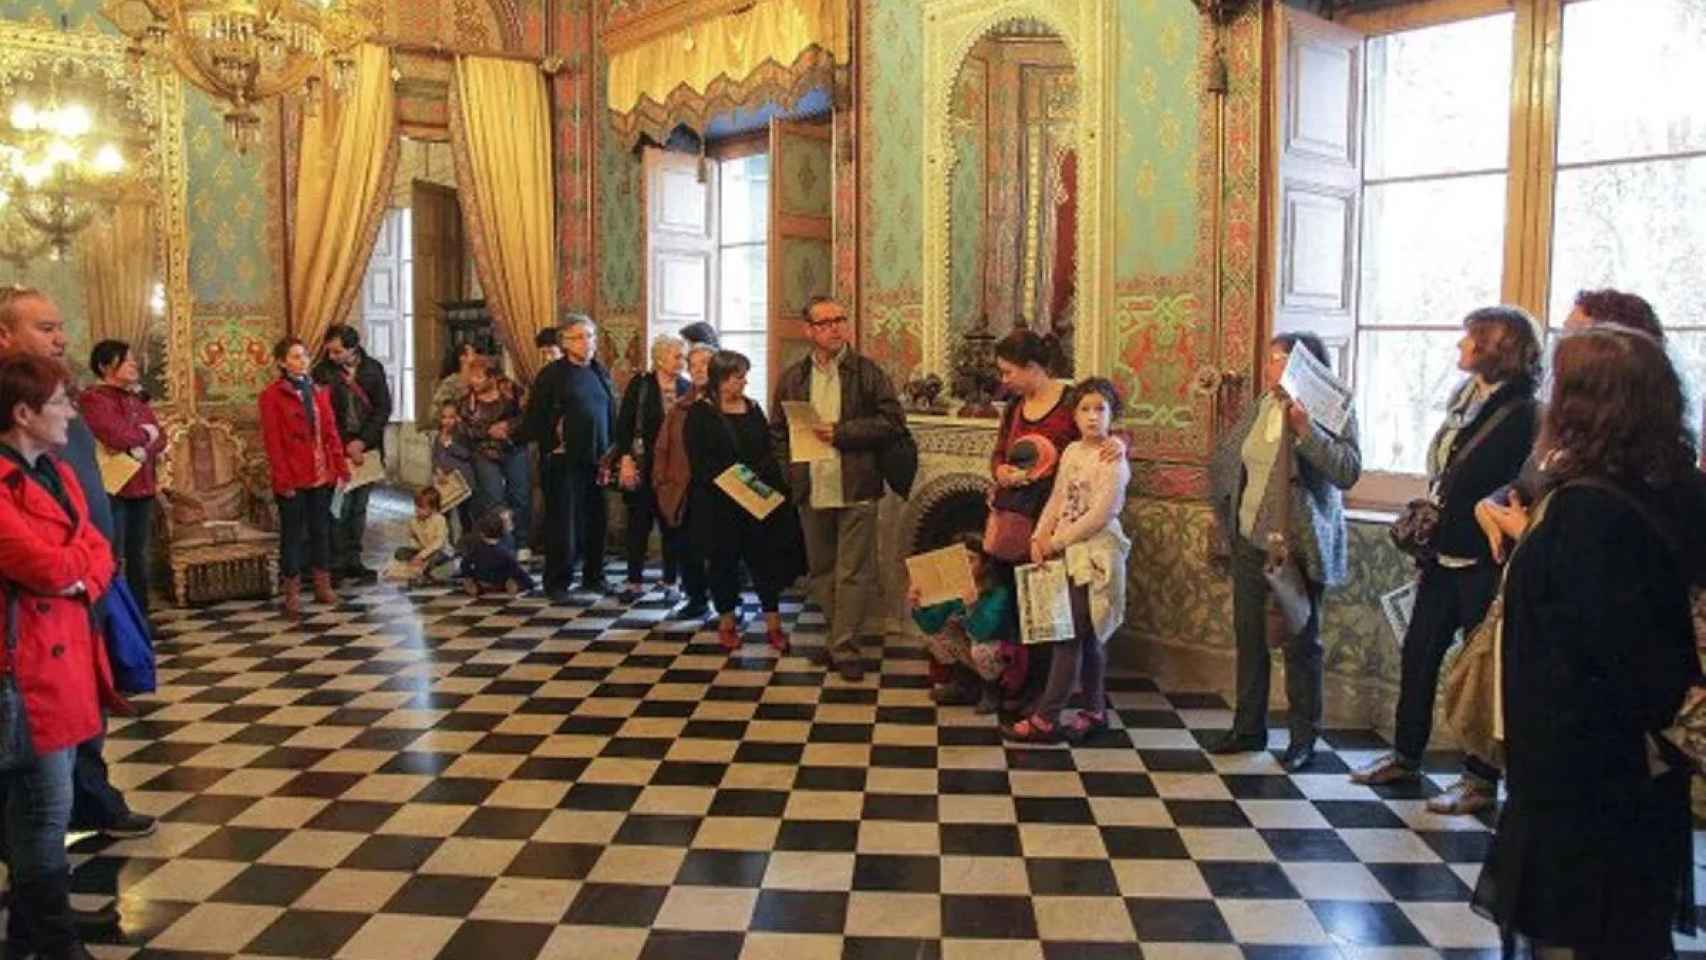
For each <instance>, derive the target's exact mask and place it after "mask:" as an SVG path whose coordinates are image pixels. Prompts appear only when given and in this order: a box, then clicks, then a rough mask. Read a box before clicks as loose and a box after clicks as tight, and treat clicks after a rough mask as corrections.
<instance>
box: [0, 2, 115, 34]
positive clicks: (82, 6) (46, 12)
mask: <svg viewBox="0 0 1706 960" xmlns="http://www.w3.org/2000/svg"><path fill="white" fill-rule="evenodd" d="M100 10H101V0H0V19H4V20H23V21H27V22H30V23H35V24H39V25H41V26H44V27H58V26H59V18H60V17H62V16H63V17H66V18H68V22H69V23H70V25H71V29H73V30H85V29H94V30H99V31H101V32H102V33H117V32H118V31H117V30H115V29H113V25H112V24H111V23H108V22H107V19H106V18H105V17H103V16H101V15H100Z"/></svg>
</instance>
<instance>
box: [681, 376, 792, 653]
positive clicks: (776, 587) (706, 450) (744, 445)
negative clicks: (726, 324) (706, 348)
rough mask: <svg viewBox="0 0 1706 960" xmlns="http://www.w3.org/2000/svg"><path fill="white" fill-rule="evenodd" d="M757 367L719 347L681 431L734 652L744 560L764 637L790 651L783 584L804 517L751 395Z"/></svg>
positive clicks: (697, 532)
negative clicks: (789, 495) (749, 383)
mask: <svg viewBox="0 0 1706 960" xmlns="http://www.w3.org/2000/svg"><path fill="white" fill-rule="evenodd" d="M750 367H751V364H750V363H749V362H748V361H747V359H746V357H745V356H743V355H742V354H739V353H736V352H734V351H732V350H719V351H718V352H717V354H716V356H714V357H712V358H711V364H710V369H709V371H708V377H707V380H706V383H705V389H704V391H703V393H702V394H701V395H700V396H699V398H698V399H697V400H695V401H694V402H693V404H692V405H691V406H690V407H689V408H688V411H687V422H686V425H685V427H684V428H683V431H682V432H683V439H684V440H685V442H686V447H687V462H688V465H689V470H690V473H691V474H692V485H691V486H690V487H689V490H688V497H689V500H688V508H687V516H688V521H689V523H690V524H691V532H690V536H692V538H693V542H694V544H695V546H696V547H697V552H698V553H699V555H700V556H703V557H704V558H705V560H706V563H707V565H708V566H709V567H710V580H711V599H712V601H713V602H714V603H715V605H716V608H717V615H718V621H717V642H718V643H720V644H722V645H723V649H725V650H729V651H731V652H732V651H734V650H736V649H738V648H739V647H740V643H741V639H740V627H739V624H738V621H737V619H736V613H737V611H738V609H739V607H740V573H739V564H740V563H741V562H743V561H744V562H745V563H746V566H747V569H748V570H750V571H751V572H752V582H753V586H754V588H755V589H756V591H757V593H758V605H759V608H760V609H761V610H763V611H764V628H765V630H764V634H765V640H766V641H767V642H768V643H769V644H770V646H771V648H773V649H774V650H776V651H777V652H778V653H786V652H788V647H789V644H788V635H787V634H785V633H783V632H782V614H781V609H780V601H781V595H782V587H783V586H785V585H786V584H787V583H788V582H789V581H791V580H793V579H794V577H795V576H797V575H798V573H799V569H798V568H799V550H798V549H794V547H795V545H797V544H798V543H799V539H800V534H799V528H798V516H797V514H795V512H794V511H793V510H791V509H788V508H787V504H786V495H785V493H784V491H785V490H786V486H785V482H784V480H783V475H782V465H781V464H780V463H778V462H777V460H776V454H775V452H774V451H773V450H772V449H771V447H770V427H769V423H768V421H767V420H765V417H764V410H763V409H762V408H760V407H759V405H758V404H757V403H755V402H753V401H751V400H748V399H747V398H746V372H747V370H748V369H749V368H750Z"/></svg>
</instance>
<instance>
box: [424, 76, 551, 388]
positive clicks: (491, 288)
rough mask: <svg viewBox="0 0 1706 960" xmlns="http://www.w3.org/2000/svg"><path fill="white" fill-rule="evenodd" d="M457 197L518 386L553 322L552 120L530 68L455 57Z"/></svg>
mask: <svg viewBox="0 0 1706 960" xmlns="http://www.w3.org/2000/svg"><path fill="white" fill-rule="evenodd" d="M450 100H451V102H450V144H451V147H452V148H453V149H454V150H455V156H456V171H457V177H456V181H457V185H458V188H459V189H458V190H457V197H458V199H459V201H460V202H461V205H462V219H463V222H464V223H465V224H466V226H467V240H468V243H469V246H470V247H471V248H472V250H473V253H474V267H475V269H476V270H477V271H478V272H479V276H480V286H481V288H482V289H483V290H484V292H485V296H486V305H487V307H488V308H489V309H490V310H491V312H492V320H493V322H494V324H495V325H496V326H497V329H498V334H499V336H501V337H502V338H503V342H504V346H505V348H507V349H508V350H509V355H510V359H511V360H512V362H513V363H514V364H515V366H516V368H517V371H518V372H519V373H520V374H521V377H522V379H523V380H524V381H525V380H531V379H532V378H533V375H534V374H535V373H537V372H538V368H539V358H538V354H537V351H536V350H534V349H533V335H534V332H535V331H538V330H542V329H544V328H545V327H547V326H549V325H550V324H551V323H552V321H553V314H554V311H555V306H554V305H555V303H556V296H557V293H556V274H555V269H554V262H553V258H554V257H555V254H556V244H555V243H553V241H552V236H551V230H552V220H553V212H554V211H553V209H552V201H553V197H554V195H553V193H552V189H551V113H550V109H549V107H548V105H547V102H546V96H545V78H544V76H543V75H542V74H540V72H539V68H538V67H537V66H535V65H534V64H532V63H523V62H520V61H515V60H499V59H495V58H491V57H457V58H456V81H455V83H453V84H452V85H451V89H450Z"/></svg>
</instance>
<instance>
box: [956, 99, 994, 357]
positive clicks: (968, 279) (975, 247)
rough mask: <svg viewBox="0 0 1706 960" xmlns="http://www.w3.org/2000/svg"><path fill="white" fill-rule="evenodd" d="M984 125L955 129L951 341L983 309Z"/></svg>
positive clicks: (971, 324) (975, 318)
mask: <svg viewBox="0 0 1706 960" xmlns="http://www.w3.org/2000/svg"><path fill="white" fill-rule="evenodd" d="M982 131H983V127H982V125H981V124H980V125H976V126H972V125H969V124H968V125H966V126H964V127H960V128H958V129H956V130H955V131H954V156H955V160H954V179H953V187H952V190H951V192H950V193H949V196H948V203H949V213H948V215H949V217H951V218H952V219H951V223H952V226H951V227H950V233H949V238H950V243H949V247H950V252H949V254H948V255H949V257H951V258H952V263H953V268H952V271H951V274H950V281H951V284H952V286H951V287H950V290H949V301H948V302H949V311H950V313H949V315H948V335H949V338H950V340H949V342H952V338H953V337H954V336H955V335H956V334H958V333H959V332H960V331H963V330H969V329H972V328H973V327H974V326H975V325H976V323H977V315H978V314H979V313H982V312H983V280H984V275H983V264H984V251H983V243H984V229H983V227H984V184H985V181H986V179H987V178H986V176H985V172H984V166H983V165H984V159H985V151H984V148H983V136H982Z"/></svg>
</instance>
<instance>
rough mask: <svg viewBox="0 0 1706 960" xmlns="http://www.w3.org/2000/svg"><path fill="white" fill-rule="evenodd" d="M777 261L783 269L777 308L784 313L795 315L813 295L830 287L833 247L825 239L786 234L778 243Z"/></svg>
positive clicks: (790, 315)
mask: <svg viewBox="0 0 1706 960" xmlns="http://www.w3.org/2000/svg"><path fill="white" fill-rule="evenodd" d="M777 245H778V246H779V247H780V248H781V249H780V250H778V251H777V253H776V256H777V257H778V260H777V262H778V263H780V264H781V265H782V266H781V270H782V303H781V305H780V307H779V308H778V309H780V311H781V315H782V316H784V317H793V316H797V315H798V314H799V312H800V311H801V310H804V309H805V307H806V302H807V301H809V300H810V299H811V298H812V297H814V296H819V295H822V294H823V292H824V291H825V290H828V289H829V286H830V283H831V280H832V276H833V273H834V270H835V265H834V249H833V247H831V245H830V243H829V242H828V241H826V240H806V239H800V238H795V237H785V238H783V239H782V240H781V241H779V242H778V244H777Z"/></svg>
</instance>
